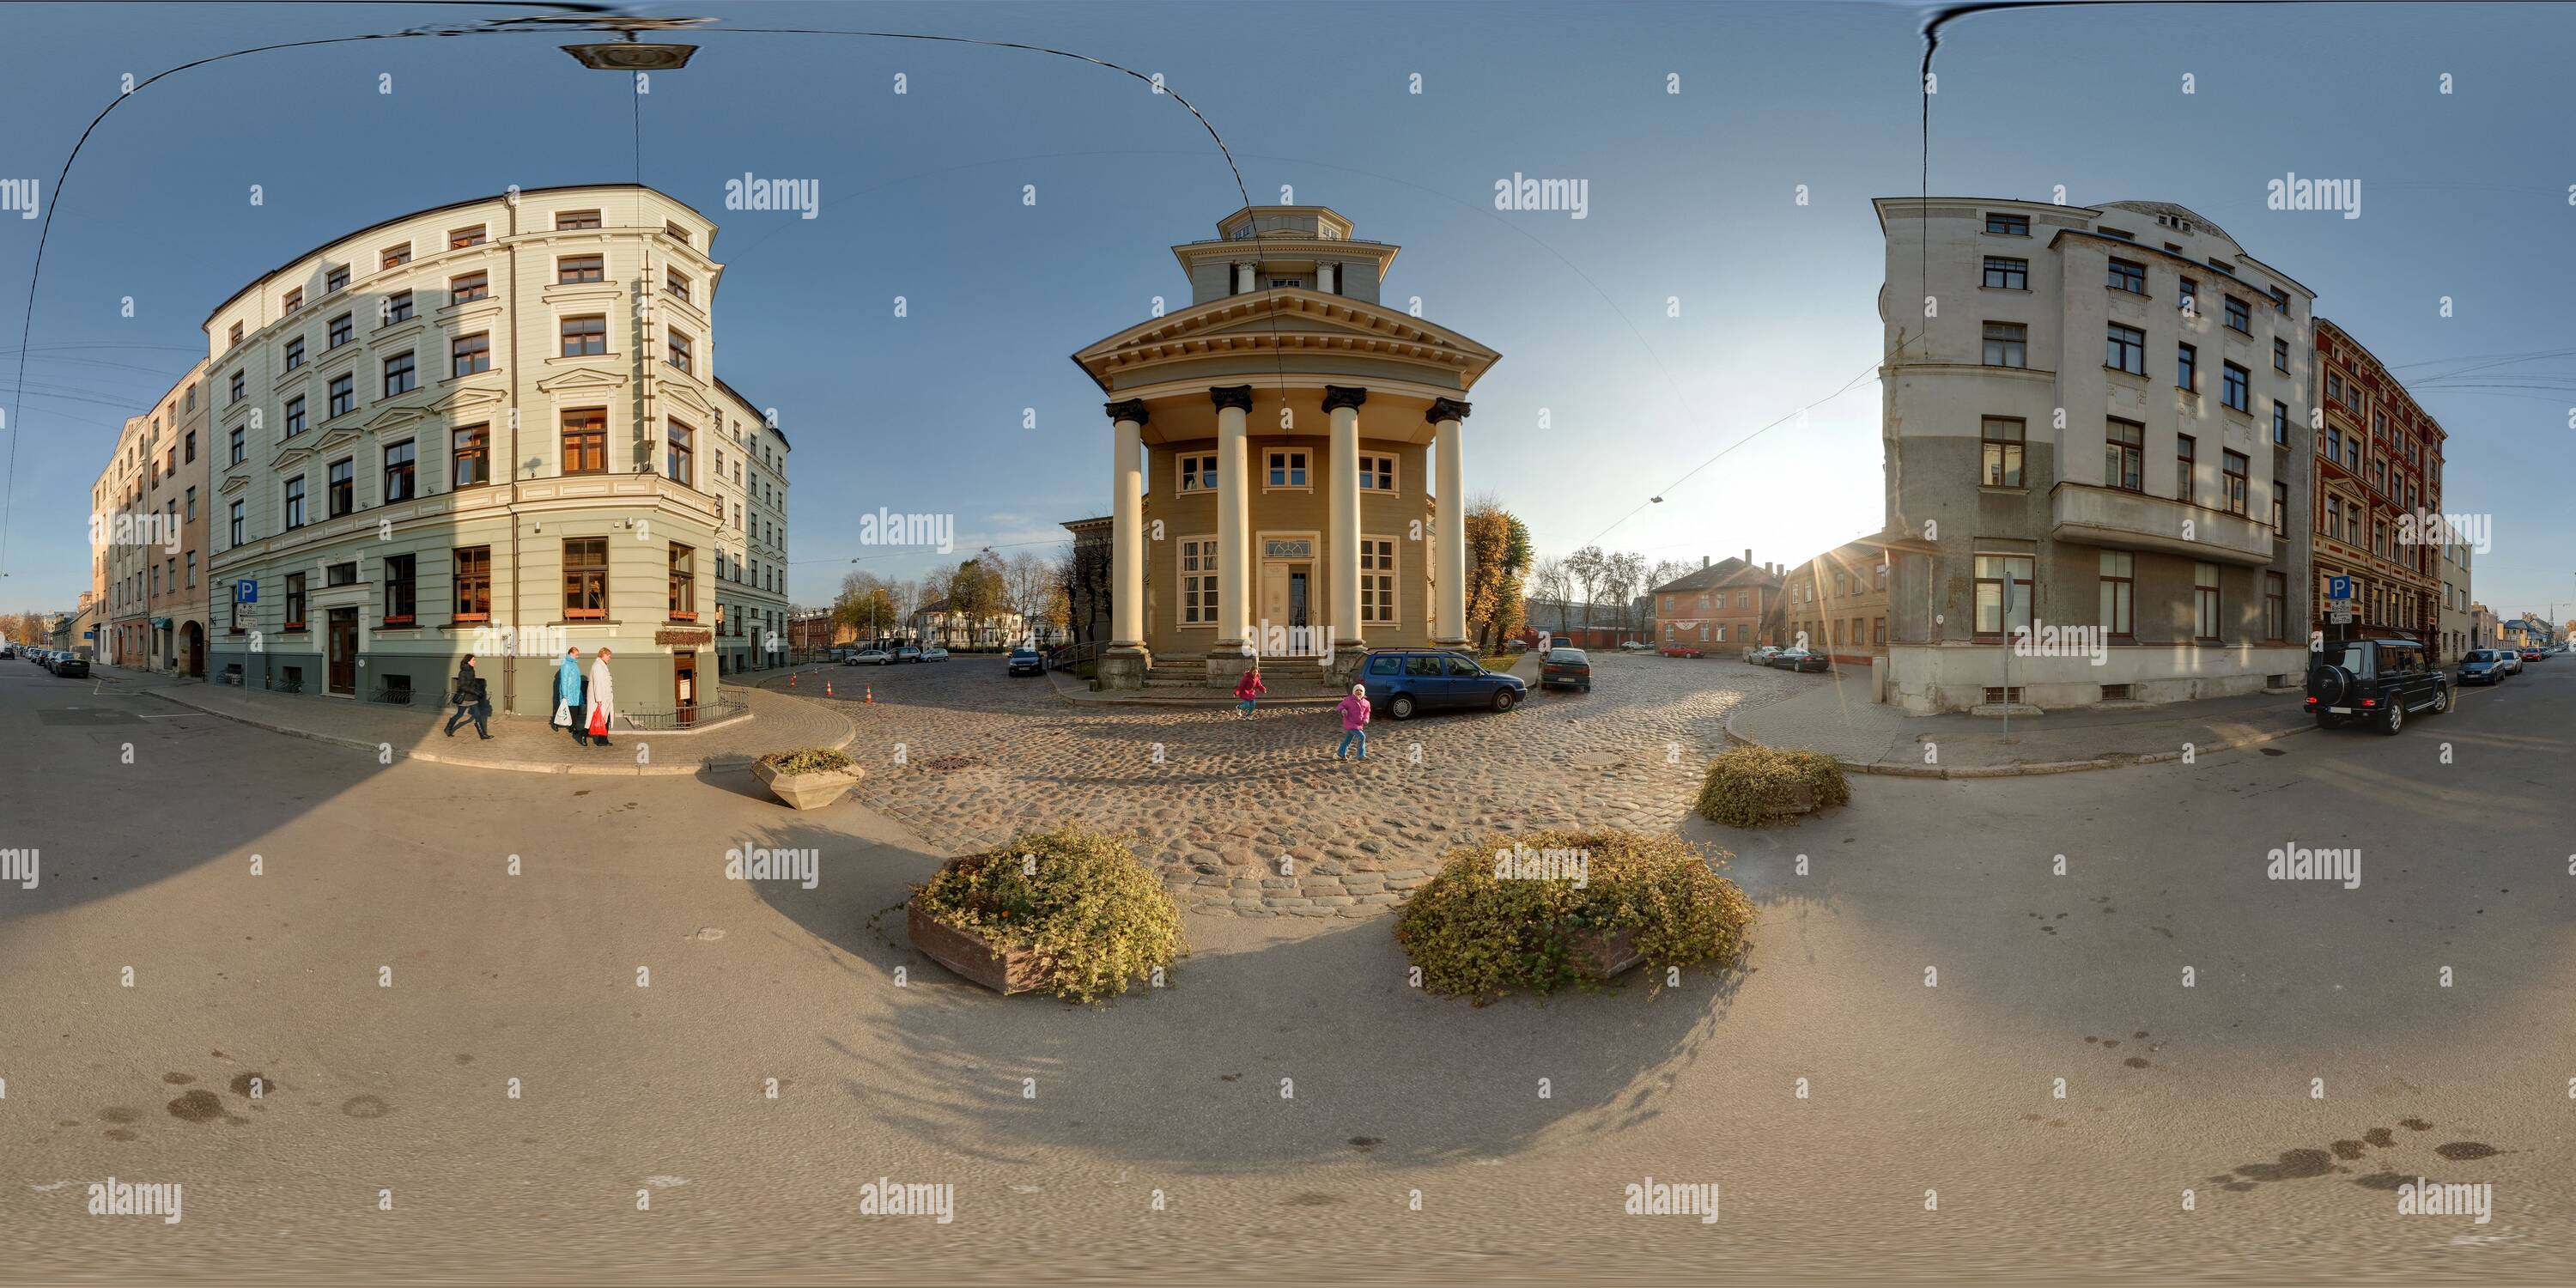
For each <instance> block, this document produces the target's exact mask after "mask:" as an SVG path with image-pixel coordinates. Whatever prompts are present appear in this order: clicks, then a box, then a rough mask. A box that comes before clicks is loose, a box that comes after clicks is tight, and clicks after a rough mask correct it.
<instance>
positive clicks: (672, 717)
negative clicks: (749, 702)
mask: <svg viewBox="0 0 2576 1288" xmlns="http://www.w3.org/2000/svg"><path fill="white" fill-rule="evenodd" d="M748 710H750V708H749V707H748V706H746V705H745V704H743V703H740V702H729V701H717V702H701V703H698V704H697V705H695V706H689V707H680V708H677V709H675V710H670V711H620V712H618V713H617V722H618V723H619V724H620V725H622V726H624V727H626V728H628V729H637V730H642V731H644V732H648V733H650V732H656V731H662V730H670V729H687V728H690V727H692V726H696V725H707V724H714V723H715V722H717V721H719V720H727V719H731V718H732V717H734V716H738V715H741V714H742V713H743V712H745V711H748Z"/></svg>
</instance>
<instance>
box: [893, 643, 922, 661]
mask: <svg viewBox="0 0 2576 1288" xmlns="http://www.w3.org/2000/svg"><path fill="white" fill-rule="evenodd" d="M894 660H895V661H898V662H918V661H920V660H921V650H920V649H919V648H917V647H915V646H913V645H910V644H906V645H903V646H902V647H900V648H897V649H896V650H895V651H894Z"/></svg>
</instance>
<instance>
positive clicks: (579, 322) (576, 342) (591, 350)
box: [563, 313, 608, 358]
mask: <svg viewBox="0 0 2576 1288" xmlns="http://www.w3.org/2000/svg"><path fill="white" fill-rule="evenodd" d="M606 352H608V318H607V317H606V316H605V315H603V314H598V313H593V314H589V315H588V316H585V317H577V318H565V319H564V320H563V356H565V357H567V358H588V357H595V356H597V355H599V354H603V353H606Z"/></svg>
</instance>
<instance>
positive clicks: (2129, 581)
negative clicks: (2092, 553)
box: [2101, 550, 2138, 639]
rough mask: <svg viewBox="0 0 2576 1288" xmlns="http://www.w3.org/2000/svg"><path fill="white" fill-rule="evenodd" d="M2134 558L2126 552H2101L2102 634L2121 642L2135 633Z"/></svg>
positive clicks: (2135, 562)
mask: <svg viewBox="0 0 2576 1288" xmlns="http://www.w3.org/2000/svg"><path fill="white" fill-rule="evenodd" d="M2137 563H2138V557H2137V556H2136V555H2133V554H2131V553H2129V552H2128V551H2126V550H2105V551H2103V552H2102V570H2101V576H2102V619H2101V626H2102V633H2103V634H2105V635H2117V636H2119V637H2121V638H2123V639H2126V638H2129V637H2132V636H2134V635H2136V634H2137Z"/></svg>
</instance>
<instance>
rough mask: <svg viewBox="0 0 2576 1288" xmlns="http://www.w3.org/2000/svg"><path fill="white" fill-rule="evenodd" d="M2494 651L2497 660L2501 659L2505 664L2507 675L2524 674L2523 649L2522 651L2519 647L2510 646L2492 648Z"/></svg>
mask: <svg viewBox="0 0 2576 1288" xmlns="http://www.w3.org/2000/svg"><path fill="white" fill-rule="evenodd" d="M2492 651H2493V652H2494V653H2495V655H2496V660H2497V661H2499V662H2502V663H2503V664H2504V673H2505V674H2507V675H2520V674H2522V653H2521V651H2520V650H2518V649H2509V648H2500V649H2495V650H2492Z"/></svg>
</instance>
